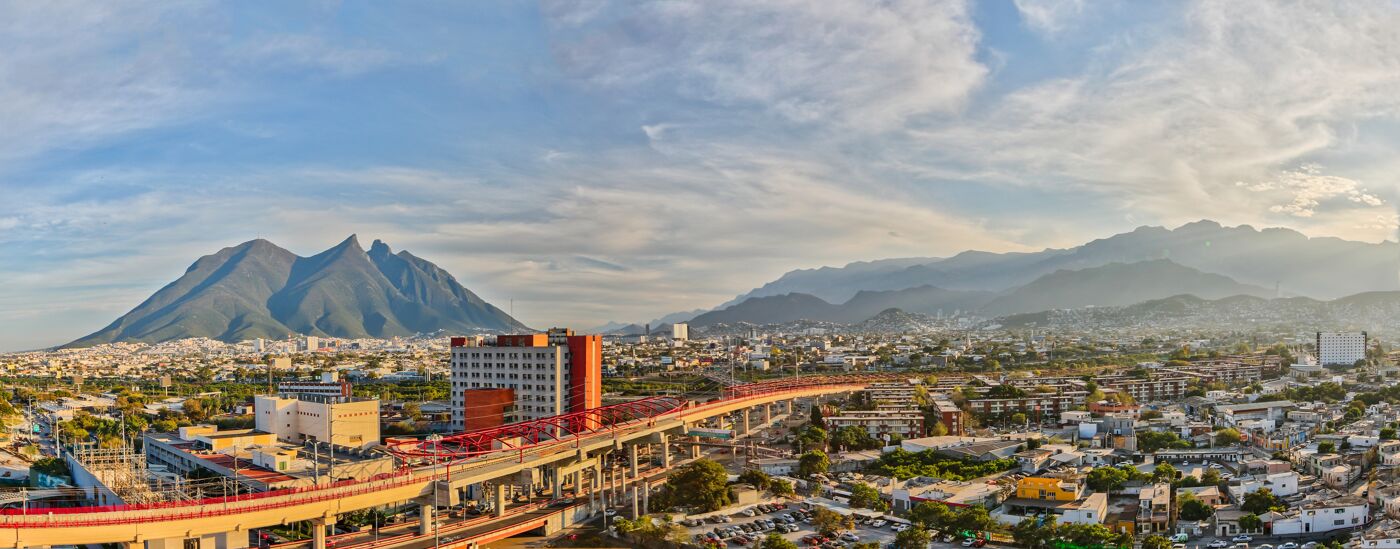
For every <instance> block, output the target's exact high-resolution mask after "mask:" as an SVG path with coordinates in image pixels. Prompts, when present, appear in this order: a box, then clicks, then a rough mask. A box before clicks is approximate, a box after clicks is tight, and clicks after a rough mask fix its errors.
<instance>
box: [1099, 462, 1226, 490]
mask: <svg viewBox="0 0 1400 549" xmlns="http://www.w3.org/2000/svg"><path fill="white" fill-rule="evenodd" d="M1213 470H1214V469H1212V471H1213ZM1126 482H1128V473H1127V472H1126V471H1124V470H1122V469H1120V468H1117V467H1095V468H1093V469H1092V470H1090V471H1089V476H1088V479H1087V483H1088V485H1089V488H1090V489H1092V490H1093V491H1095V492H1112V491H1114V490H1117V489H1119V488H1122V487H1123V484H1124V483H1126Z"/></svg>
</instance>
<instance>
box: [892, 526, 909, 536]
mask: <svg viewBox="0 0 1400 549" xmlns="http://www.w3.org/2000/svg"><path fill="white" fill-rule="evenodd" d="M908 529H909V525H908V524H896V525H894V527H893V528H892V530H894V531H895V533H896V534H897V533H899V532H903V531H905V530H908Z"/></svg>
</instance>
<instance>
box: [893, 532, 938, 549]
mask: <svg viewBox="0 0 1400 549" xmlns="http://www.w3.org/2000/svg"><path fill="white" fill-rule="evenodd" d="M932 541H933V535H932V534H929V531H928V530H925V529H923V528H918V527H915V528H910V529H907V530H905V531H903V532H900V533H898V534H895V536H894V547H895V549H928V544H929V542H932Z"/></svg>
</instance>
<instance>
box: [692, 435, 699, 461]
mask: <svg viewBox="0 0 1400 549" xmlns="http://www.w3.org/2000/svg"><path fill="white" fill-rule="evenodd" d="M691 438H692V439H693V440H694V441H695V442H700V437H691ZM690 459H700V445H699V444H691V445H690Z"/></svg>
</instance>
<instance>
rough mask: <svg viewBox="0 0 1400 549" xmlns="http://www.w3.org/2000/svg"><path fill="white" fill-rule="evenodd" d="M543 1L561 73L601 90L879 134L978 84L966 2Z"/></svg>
mask: <svg viewBox="0 0 1400 549" xmlns="http://www.w3.org/2000/svg"><path fill="white" fill-rule="evenodd" d="M611 8H612V9H610V10H601V9H600V8H599V7H598V6H597V5H595V4H587V5H584V6H580V7H577V8H575V6H574V5H573V4H571V3H558V2H554V3H550V4H549V7H548V8H547V9H546V11H545V13H546V15H547V16H548V17H550V20H551V23H552V25H553V27H554V30H555V32H556V34H557V36H558V38H557V39H556V43H555V52H556V56H557V58H558V60H559V63H560V65H561V66H563V67H564V69H565V70H566V71H567V72H568V73H570V74H572V75H575V76H576V77H578V78H580V79H583V80H585V81H587V82H589V83H591V84H592V85H594V86H596V87H598V88H599V89H603V90H607V91H609V92H623V93H629V94H637V95H640V96H643V97H649V98H651V100H654V99H655V98H656V96H655V94H656V93H661V94H671V95H673V96H674V97H680V98H685V99H689V100H694V101H701V102H705V103H709V104H712V105H714V106H717V107H720V108H741V109H756V110H758V111H761V112H765V113H768V114H771V115H774V116H777V117H780V118H781V119H785V120H787V121H790V122H796V123H810V124H828V123H835V124H838V125H841V126H846V127H856V128H861V129H869V130H884V129H890V128H894V127H898V126H900V125H902V124H903V122H904V119H905V118H907V117H910V116H918V115H921V114H926V113H946V112H952V111H956V110H958V109H959V108H961V107H962V106H963V105H964V104H965V103H966V101H967V100H968V97H969V95H970V94H971V93H972V92H973V91H974V90H975V89H977V88H978V87H979V86H980V85H981V84H982V82H983V80H984V79H985V77H986V75H987V69H986V68H985V67H983V66H982V65H981V64H979V63H978V62H977V61H976V59H975V54H976V45H977V40H978V37H979V33H978V31H977V29H976V28H975V26H974V25H973V24H972V22H971V21H970V18H969V14H968V7H967V5H966V3H965V2H962V1H957V0H946V1H933V2H924V1H911V0H896V1H891V2H882V3H878V4H871V3H868V2H803V1H799V0H773V1H757V2H754V1H717V2H712V1H704V2H700V1H683V2H659V3H649V4H642V5H633V4H627V5H625V6H611Z"/></svg>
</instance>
